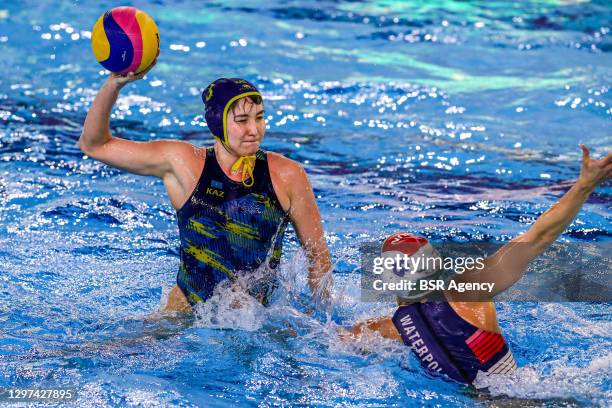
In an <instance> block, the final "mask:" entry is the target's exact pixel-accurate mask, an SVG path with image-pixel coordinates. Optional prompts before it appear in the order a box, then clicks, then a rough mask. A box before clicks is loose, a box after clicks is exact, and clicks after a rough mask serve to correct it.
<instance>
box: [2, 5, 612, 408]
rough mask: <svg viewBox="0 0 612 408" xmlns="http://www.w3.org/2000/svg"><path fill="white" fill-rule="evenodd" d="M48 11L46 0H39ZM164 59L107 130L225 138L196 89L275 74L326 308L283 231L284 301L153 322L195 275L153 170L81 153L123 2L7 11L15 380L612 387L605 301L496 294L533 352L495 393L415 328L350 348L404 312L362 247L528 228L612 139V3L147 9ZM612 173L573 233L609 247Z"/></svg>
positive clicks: (199, 398) (8, 356)
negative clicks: (102, 33) (387, 317)
mask: <svg viewBox="0 0 612 408" xmlns="http://www.w3.org/2000/svg"><path fill="white" fill-rule="evenodd" d="M41 3H44V4H41ZM127 4H130V5H134V6H136V7H139V8H141V9H143V10H145V11H147V12H148V13H149V14H150V15H151V16H152V17H153V18H154V19H155V20H156V21H157V23H158V26H159V28H160V33H161V44H162V45H161V55H160V57H159V62H158V64H157V66H156V67H155V69H154V70H153V71H152V72H151V73H150V74H149V76H148V77H147V79H146V80H143V81H140V82H139V83H135V84H130V85H128V86H127V87H126V88H125V89H124V90H123V91H122V95H121V98H120V99H119V101H118V103H117V105H116V109H115V111H114V113H113V118H112V123H111V125H112V130H113V132H114V133H115V134H117V135H122V136H124V137H128V138H131V139H134V140H151V139H160V138H176V139H181V140H187V141H190V142H191V143H194V144H197V145H207V144H210V143H211V138H210V136H209V134H208V132H207V129H206V127H205V123H204V118H203V110H202V104H201V100H200V96H199V95H200V91H201V89H202V88H203V87H204V86H206V85H207V84H208V83H209V82H210V81H212V80H213V79H215V78H217V77H220V76H242V77H246V78H248V79H250V80H252V81H253V82H254V83H256V84H257V85H258V87H259V88H260V89H261V90H262V91H263V93H264V97H265V100H266V110H267V114H266V116H267V123H268V127H269V129H268V132H267V135H266V138H265V140H264V147H265V148H267V149H269V150H273V151H278V152H281V153H283V154H285V155H286V156H288V157H290V158H292V159H295V160H297V161H299V162H300V163H302V164H303V165H304V166H305V168H306V170H307V172H308V174H309V175H310V178H311V181H312V185H313V187H314V189H315V193H316V195H317V197H318V203H319V206H320V209H321V213H322V216H323V218H324V221H325V223H324V226H325V230H326V239H327V242H328V244H329V246H330V249H331V251H332V256H333V259H334V262H337V265H336V268H335V273H334V279H335V286H334V292H335V299H336V300H335V302H334V304H333V305H331V309H328V312H329V313H327V314H326V313H325V312H324V311H321V310H318V311H317V312H315V313H312V312H311V310H312V309H313V305H312V302H311V301H310V298H309V296H307V294H308V289H307V286H306V283H305V261H304V257H303V255H302V254H301V253H300V252H299V251H298V245H297V241H296V238H295V235H294V234H293V233H292V232H291V231H290V233H289V234H288V236H287V238H286V250H285V254H284V257H283V263H282V267H281V276H282V279H283V282H284V283H283V287H282V288H281V290H280V291H279V293H278V294H277V296H276V299H275V301H274V303H273V304H272V306H271V307H270V308H267V309H266V308H263V307H261V306H259V305H257V304H253V303H249V302H247V301H246V300H245V299H242V302H243V303H244V304H245V307H244V308H243V310H241V311H240V312H239V313H236V311H233V310H232V309H231V307H228V303H227V302H228V300H227V299H231V296H238V297H240V296H241V295H240V294H232V295H231V296H230V294H227V298H221V299H218V302H217V303H215V304H212V303H211V307H210V308H209V309H207V310H203V311H202V312H201V313H200V314H199V315H198V316H197V317H195V318H194V317H184V318H179V317H175V318H165V319H161V320H160V319H155V318H152V317H151V315H152V314H154V313H155V311H156V310H157V309H158V308H159V304H160V299H162V297H163V295H164V293H166V292H167V290H168V288H169V287H170V286H171V285H173V284H174V281H175V276H176V271H177V268H178V258H177V246H178V242H179V241H178V231H177V228H176V225H175V215H174V211H173V209H172V207H171V206H170V204H169V202H168V200H167V199H166V197H165V193H164V190H163V186H162V184H161V182H160V181H158V180H155V179H152V178H144V177H138V176H134V175H130V174H126V173H123V172H121V171H119V170H115V169H112V168H109V167H106V166H105V165H103V164H101V163H98V162H95V161H93V160H91V159H89V158H85V157H84V156H83V154H82V153H81V152H80V151H79V149H78V147H77V139H78V137H79V135H80V131H81V125H82V123H83V120H84V118H85V114H86V112H87V109H88V106H89V104H90V103H91V101H92V99H93V97H94V96H95V94H96V92H97V90H98V89H99V87H100V86H101V84H102V83H103V81H104V80H105V75H106V74H105V73H104V72H102V71H101V69H102V68H101V66H100V65H99V64H97V63H96V61H95V59H94V57H93V54H92V52H91V49H90V44H89V42H90V40H89V36H90V30H91V27H92V26H93V24H94V22H95V21H96V19H97V18H98V16H99V15H100V14H101V13H103V12H104V11H105V10H106V9H108V8H110V7H112V6H115V5H117V4H115V3H111V2H68V1H54V2H40V1H24V2H19V4H16V3H12V2H11V3H9V2H3V3H2V5H0V51H1V52H0V56H1V57H0V69H1V72H2V75H1V76H0V123H1V124H2V126H1V128H0V281H1V282H2V284H1V286H0V288H1V290H0V321H1V324H0V362H1V364H0V387H7V386H19V387H49V386H54V387H58V386H70V387H75V388H77V389H78V398H77V400H76V401H75V402H72V403H68V404H67V405H69V406H70V405H72V406H79V407H83V406H92V407H100V406H125V405H130V406H147V407H148V406H236V405H242V406H256V405H260V406H272V405H276V406H291V405H310V404H314V405H321V406H381V405H389V406H421V405H426V406H430V405H438V406H473V405H474V404H476V405H483V406H488V405H491V404H493V405H505V404H513V403H518V404H524V405H526V406H538V405H544V406H555V405H570V406H571V405H601V406H609V405H610V402H611V401H612V386H611V384H612V381H611V379H610V374H609V373H610V371H611V370H610V369H611V366H612V354H611V353H610V349H611V346H612V340H611V338H610V333H611V332H612V318H611V317H610V316H611V315H610V312H611V309H610V305H609V304H595V303H593V304H586V303H572V304H570V303H564V304H553V303H512V304H511V303H504V304H499V305H498V312H499V319H500V324H501V326H502V328H503V330H504V333H505V334H506V336H507V339H508V341H509V343H510V346H511V348H512V350H513V351H514V353H515V356H516V358H517V360H518V363H519V365H521V366H522V368H520V369H519V371H518V372H517V374H516V375H515V376H513V377H511V378H505V379H503V380H492V381H491V382H490V383H486V384H480V385H481V386H483V387H485V388H483V389H480V390H478V391H475V390H473V389H468V388H466V387H462V386H459V385H454V384H450V383H447V382H444V381H441V380H439V379H432V378H430V377H429V376H428V375H427V374H425V373H424V372H423V371H422V370H421V369H420V368H419V366H418V363H417V362H416V361H415V360H414V358H413V357H412V356H410V354H409V353H408V350H406V349H405V348H404V347H403V346H401V345H398V344H393V343H390V342H387V341H384V340H382V339H379V338H371V339H367V340H364V341H363V342H362V343H360V344H357V345H351V344H343V343H339V342H338V340H337V337H336V335H335V333H336V326H337V325H344V326H349V325H351V324H353V323H354V322H356V321H358V320H360V319H363V318H366V317H371V316H378V315H381V314H385V313H391V312H392V310H393V305H392V304H373V303H363V302H360V289H359V281H360V280H359V279H360V274H359V273H360V270H359V264H360V259H359V253H358V247H359V244H360V243H361V242H366V241H372V240H376V239H379V238H381V237H385V236H387V235H389V234H391V233H393V232H396V231H399V230H408V231H413V232H417V233H421V234H424V235H426V236H428V237H430V238H431V239H433V240H435V241H443V240H451V239H455V240H462V241H492V240H493V241H496V240H499V241H504V240H507V239H509V238H511V237H513V236H515V235H516V234H518V233H520V232H522V231H525V230H526V228H527V227H528V225H529V224H530V223H531V222H532V221H533V219H534V217H536V216H537V215H538V214H540V213H541V212H542V211H543V210H545V209H546V208H547V207H548V206H550V205H551V204H552V203H553V202H554V201H555V200H556V199H557V198H558V197H559V196H560V195H561V194H562V193H563V191H565V190H566V189H567V188H568V186H569V183H570V180H572V179H573V178H575V177H576V176H577V174H578V171H579V158H580V151H579V149H578V143H586V144H587V145H588V146H589V147H590V148H591V150H592V154H593V155H595V156H597V155H602V154H606V153H607V152H608V151H610V150H611V147H612V132H611V130H610V129H611V126H610V122H611V121H610V119H611V116H612V109H611V108H610V106H611V104H612V98H611V97H610V92H609V87H610V83H611V80H612V58H611V56H610V52H611V51H612V42H611V39H610V27H611V25H612V7H611V6H610V5H609V2H606V1H578V0H576V1H570V0H565V1H562V0H558V1H554V0H548V1H544V0H541V1H521V2H510V1H496V2H493V1H472V2H465V1H441V0H439V1H429V2H418V1H391V0H378V1H370V2H359V1H319V2H309V1H270V2H261V1H250V0H241V1H222V2H221V1H220V2H210V3H207V4H206V5H203V4H201V2H195V1H151V2H142V1H136V2H131V3H127ZM611 195H612V191H611V189H610V187H609V186H607V187H602V188H600V189H599V190H598V191H597V192H596V193H595V194H594V195H593V196H592V197H591V198H590V199H589V201H588V202H587V204H586V205H585V207H584V209H583V210H582V211H581V213H580V214H579V216H578V218H577V219H576V221H575V222H574V223H573V224H572V226H571V227H570V228H569V230H568V232H567V234H566V235H565V236H564V238H563V239H565V240H569V241H575V242H587V241H588V242H592V241H599V242H601V241H607V240H610V239H611V236H612V234H611V231H610V219H611V217H612V212H611V211H610V208H611V206H610V202H611Z"/></svg>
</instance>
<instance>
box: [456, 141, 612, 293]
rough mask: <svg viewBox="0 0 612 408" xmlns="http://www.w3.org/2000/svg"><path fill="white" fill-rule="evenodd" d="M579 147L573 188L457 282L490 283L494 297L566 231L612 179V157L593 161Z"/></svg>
mask: <svg viewBox="0 0 612 408" xmlns="http://www.w3.org/2000/svg"><path fill="white" fill-rule="evenodd" d="M580 147H581V148H582V168H581V170H580V176H579V177H578V180H576V182H575V183H574V185H573V186H572V188H570V190H569V191H568V192H567V193H565V194H564V195H563V197H561V198H560V199H559V201H557V202H556V203H555V204H554V205H553V206H552V207H550V208H549V209H548V210H547V211H545V212H544V213H543V214H542V215H540V217H538V219H537V220H536V222H535V223H534V224H533V225H532V226H531V227H530V228H529V230H527V232H525V233H524V234H522V235H519V236H518V237H516V238H515V239H513V240H512V241H510V242H509V243H507V244H505V245H504V246H503V247H501V248H500V249H499V250H498V251H497V252H496V253H495V254H493V255H491V256H490V257H488V258H487V259H486V260H485V262H484V264H485V267H484V269H482V270H481V271H474V270H473V271H470V272H466V273H464V274H463V275H458V276H457V277H456V278H455V279H456V280H457V281H460V282H493V283H495V286H494V289H493V292H492V293H491V295H495V294H497V293H500V292H502V291H503V290H505V289H507V288H509V287H511V286H512V285H513V284H514V283H516V282H517V281H518V280H519V279H521V277H522V276H523V274H524V273H525V271H526V270H527V266H528V264H529V262H530V261H531V260H533V259H534V258H535V257H537V256H538V255H540V254H541V253H542V252H544V251H545V250H546V248H548V247H549V246H550V245H551V244H552V243H553V242H554V241H555V240H556V239H557V238H558V237H559V235H561V234H562V233H563V231H565V229H566V228H567V227H568V225H570V224H571V222H572V221H573V219H574V218H575V217H576V215H577V214H578V212H579V211H580V209H581V208H582V205H583V204H584V202H585V201H586V200H587V198H588V197H589V195H591V193H592V192H593V191H594V190H595V188H597V186H598V185H600V184H601V183H603V182H605V181H606V180H608V179H610V177H611V176H612V153H611V154H608V156H606V157H605V158H602V159H599V160H595V159H592V158H591V157H590V154H589V149H588V148H587V147H586V146H584V145H581V146H580Z"/></svg>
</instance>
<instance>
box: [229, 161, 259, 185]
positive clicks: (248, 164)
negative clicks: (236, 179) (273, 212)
mask: <svg viewBox="0 0 612 408" xmlns="http://www.w3.org/2000/svg"><path fill="white" fill-rule="evenodd" d="M255 160H256V157H255V155H253V156H240V158H239V159H238V160H236V162H235V163H234V164H232V171H233V172H237V171H238V170H240V167H241V166H242V185H243V186H245V187H252V186H253V184H254V183H255V179H254V178H253V168H254V167H255ZM247 178H248V180H247Z"/></svg>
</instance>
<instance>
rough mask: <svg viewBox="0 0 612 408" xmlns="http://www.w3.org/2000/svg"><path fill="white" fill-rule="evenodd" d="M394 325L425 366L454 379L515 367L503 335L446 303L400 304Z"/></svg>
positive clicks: (502, 371) (501, 371)
mask: <svg viewBox="0 0 612 408" xmlns="http://www.w3.org/2000/svg"><path fill="white" fill-rule="evenodd" d="M393 324H395V327H396V328H397V330H398V331H399V333H400V335H401V336H402V340H403V341H404V343H405V344H406V345H407V346H409V347H411V348H412V351H413V352H414V353H415V354H416V356H417V357H418V358H419V360H420V361H421V364H422V365H423V366H424V367H425V368H427V369H428V370H430V371H432V372H437V373H441V374H446V375H447V376H448V377H450V378H452V379H453V380H456V381H459V382H463V383H471V382H472V381H474V379H475V378H476V375H477V374H478V372H479V371H483V372H484V373H485V374H487V375H490V374H506V373H509V372H511V371H513V370H515V369H516V362H515V361H514V357H513V356H512V352H511V351H510V348H508V345H507V344H506V341H505V340H504V338H503V336H502V335H500V334H498V333H493V332H489V331H486V330H482V329H479V328H477V327H476V326H474V325H472V324H470V323H468V322H466V321H465V320H463V318H461V316H459V315H458V314H457V313H456V312H455V311H454V310H453V308H452V307H451V306H450V305H449V304H448V302H443V301H435V302H434V301H430V302H425V303H412V304H410V305H407V306H400V307H399V308H398V309H397V311H396V312H395V314H394V315H393Z"/></svg>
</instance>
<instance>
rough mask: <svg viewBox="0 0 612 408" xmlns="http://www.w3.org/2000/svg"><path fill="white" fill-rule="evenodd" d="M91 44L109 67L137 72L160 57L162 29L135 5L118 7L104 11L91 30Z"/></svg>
mask: <svg viewBox="0 0 612 408" xmlns="http://www.w3.org/2000/svg"><path fill="white" fill-rule="evenodd" d="M91 47H92V48H93V52H94V55H95V57H96V59H97V60H98V62H99V63H100V64H102V66H103V67H104V68H106V69H107V70H109V71H111V72H114V73H117V74H126V73H128V72H134V73H136V74H138V73H140V72H142V71H144V70H146V69H147V68H148V67H149V66H150V65H151V63H152V62H153V61H154V60H155V57H156V56H157V50H158V49H159V30H158V29H157V25H156V24H155V21H153V19H152V18H151V17H149V15H147V14H146V13H145V12H144V11H142V10H139V9H137V8H135V7H116V8H114V9H112V10H109V11H107V12H106V13H104V14H103V15H102V16H101V17H100V18H99V19H98V21H97V22H96V24H95V25H94V27H93V30H92V32H91Z"/></svg>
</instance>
